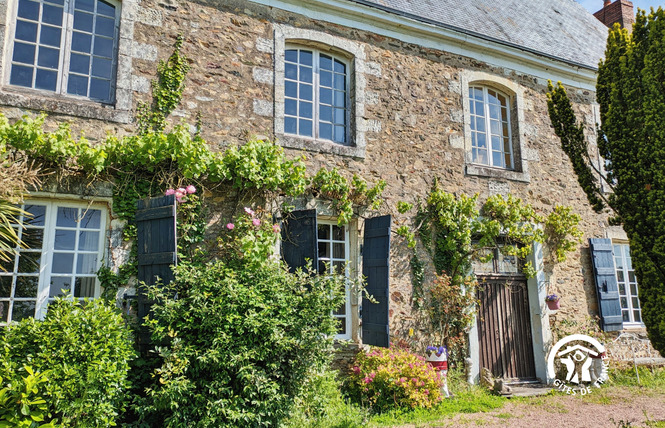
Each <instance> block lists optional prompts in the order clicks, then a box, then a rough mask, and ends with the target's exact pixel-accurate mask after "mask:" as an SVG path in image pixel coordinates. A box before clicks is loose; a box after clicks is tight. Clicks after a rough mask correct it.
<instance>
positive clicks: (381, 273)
mask: <svg viewBox="0 0 665 428" xmlns="http://www.w3.org/2000/svg"><path fill="white" fill-rule="evenodd" d="M390 220H391V218H390V216H389V215H387V216H382V217H374V218H370V219H367V220H365V237H364V243H363V276H364V277H365V280H366V281H367V282H366V288H367V292H368V293H369V294H370V295H372V296H373V297H374V299H375V300H376V301H377V303H372V302H370V301H369V300H368V299H367V298H366V297H363V304H362V333H363V343H364V344H366V345H374V346H382V347H384V348H387V347H388V346H390V332H389V327H388V321H389V301H390V289H389V279H390Z"/></svg>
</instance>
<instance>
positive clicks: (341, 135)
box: [333, 126, 346, 143]
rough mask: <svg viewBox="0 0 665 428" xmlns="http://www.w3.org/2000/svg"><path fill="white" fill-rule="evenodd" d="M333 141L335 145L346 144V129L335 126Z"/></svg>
mask: <svg viewBox="0 0 665 428" xmlns="http://www.w3.org/2000/svg"><path fill="white" fill-rule="evenodd" d="M333 140H334V141H335V142H336V143H345V142H346V128H345V127H344V126H335V135H334V137H333Z"/></svg>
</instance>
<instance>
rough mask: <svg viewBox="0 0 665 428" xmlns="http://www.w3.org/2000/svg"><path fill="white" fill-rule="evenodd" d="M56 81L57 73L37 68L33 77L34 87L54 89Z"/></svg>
mask: <svg viewBox="0 0 665 428" xmlns="http://www.w3.org/2000/svg"><path fill="white" fill-rule="evenodd" d="M40 50H41V49H40ZM57 81H58V74H57V73H56V72H55V71H47V70H41V69H37V76H36V78H35V88H37V89H46V90H49V91H55V85H56V83H57Z"/></svg>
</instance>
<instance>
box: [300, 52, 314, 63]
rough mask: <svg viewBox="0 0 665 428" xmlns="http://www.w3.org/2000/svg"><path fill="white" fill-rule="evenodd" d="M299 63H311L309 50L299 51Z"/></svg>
mask: <svg viewBox="0 0 665 428" xmlns="http://www.w3.org/2000/svg"><path fill="white" fill-rule="evenodd" d="M300 63H301V64H303V65H309V66H311V65H312V52H311V51H305V50H301V51H300Z"/></svg>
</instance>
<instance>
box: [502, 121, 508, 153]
mask: <svg viewBox="0 0 665 428" xmlns="http://www.w3.org/2000/svg"><path fill="white" fill-rule="evenodd" d="M502 129H503V136H504V137H506V138H507V137H508V124H507V123H505V122H503V124H502ZM506 141H508V140H506ZM506 151H508V150H507V149H506Z"/></svg>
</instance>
